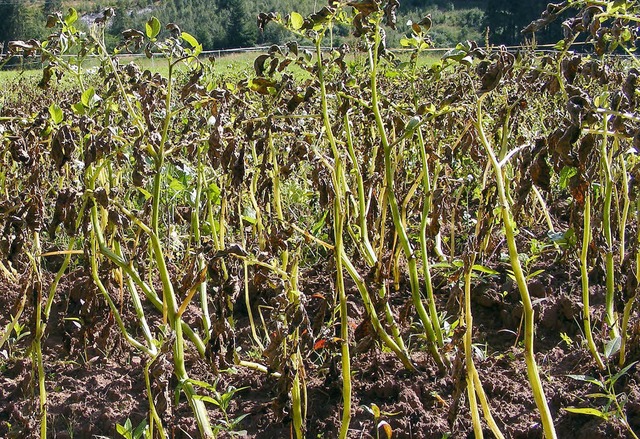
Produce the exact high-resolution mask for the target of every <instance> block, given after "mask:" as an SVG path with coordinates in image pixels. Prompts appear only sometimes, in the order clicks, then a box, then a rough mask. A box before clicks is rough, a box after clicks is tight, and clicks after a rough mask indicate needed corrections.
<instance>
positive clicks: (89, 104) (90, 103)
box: [80, 87, 102, 108]
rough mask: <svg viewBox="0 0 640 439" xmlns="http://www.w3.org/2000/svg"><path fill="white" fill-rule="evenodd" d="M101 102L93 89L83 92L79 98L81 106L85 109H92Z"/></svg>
mask: <svg viewBox="0 0 640 439" xmlns="http://www.w3.org/2000/svg"><path fill="white" fill-rule="evenodd" d="M101 100H102V98H101V97H100V96H99V95H97V94H96V91H95V89H94V88H93V87H90V88H88V89H87V90H85V91H84V93H82V96H81V97H80V102H82V105H84V106H85V107H86V108H93V107H94V106H95V105H96V104H97V103H98V102H100V101H101Z"/></svg>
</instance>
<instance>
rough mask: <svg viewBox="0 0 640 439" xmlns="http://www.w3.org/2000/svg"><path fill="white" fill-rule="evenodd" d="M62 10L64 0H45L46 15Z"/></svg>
mask: <svg viewBox="0 0 640 439" xmlns="http://www.w3.org/2000/svg"><path fill="white" fill-rule="evenodd" d="M61 10H62V0H45V2H44V6H43V7H42V11H43V12H44V15H45V17H47V16H49V15H51V14H54V13H56V12H59V11H61Z"/></svg>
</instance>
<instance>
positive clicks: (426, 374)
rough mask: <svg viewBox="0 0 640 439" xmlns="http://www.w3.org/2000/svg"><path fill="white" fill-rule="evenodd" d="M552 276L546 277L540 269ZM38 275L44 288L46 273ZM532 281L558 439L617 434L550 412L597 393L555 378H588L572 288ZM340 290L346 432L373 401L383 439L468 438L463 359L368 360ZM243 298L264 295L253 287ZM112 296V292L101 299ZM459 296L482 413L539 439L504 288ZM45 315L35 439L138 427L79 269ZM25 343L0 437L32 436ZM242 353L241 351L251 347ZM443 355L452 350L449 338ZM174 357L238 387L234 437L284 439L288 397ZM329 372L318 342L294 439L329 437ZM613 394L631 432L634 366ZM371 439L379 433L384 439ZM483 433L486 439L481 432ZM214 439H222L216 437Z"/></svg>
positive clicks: (167, 379) (265, 384) (142, 396)
mask: <svg viewBox="0 0 640 439" xmlns="http://www.w3.org/2000/svg"><path fill="white" fill-rule="evenodd" d="M552 267H553V266H552V265H550V266H549V267H547V268H548V269H550V270H551V269H552ZM328 272H330V271H328V270H325V271H324V272H322V271H321V270H309V271H308V272H307V273H306V275H305V276H301V278H302V279H305V280H304V281H303V285H302V288H301V289H302V291H303V293H304V295H305V297H306V298H307V300H306V302H305V303H306V304H307V312H308V313H309V315H319V314H322V313H321V312H320V311H321V309H322V308H323V306H322V304H318V303H316V302H317V299H314V298H312V296H314V293H323V294H324V293H325V290H326V289H327V285H331V281H330V280H329V278H328V277H329V276H328V275H327V274H326V273H328ZM48 278H49V280H50V279H51V278H52V275H48ZM539 279H542V280H535V281H534V282H533V283H532V285H533V288H532V292H533V293H534V294H533V295H534V296H535V297H536V299H535V307H536V316H537V342H536V350H537V360H538V363H539V365H540V369H541V375H542V378H543V385H544V388H545V392H546V396H547V399H548V402H549V405H550V408H551V411H552V413H553V416H554V419H555V423H556V428H557V432H558V437H560V438H594V439H597V438H603V439H604V438H626V437H630V435H629V434H628V432H627V431H626V430H625V428H624V427H623V425H622V423H621V422H620V421H619V420H618V419H616V418H615V417H611V418H610V419H608V420H603V419H600V418H597V417H593V416H586V415H580V414H571V413H568V412H566V411H565V410H563V409H564V408H567V407H570V406H576V407H598V406H602V405H603V404H604V401H603V400H594V399H593V398H589V397H588V396H587V395H588V394H590V393H594V392H596V391H597V389H596V388H594V386H592V385H590V384H586V383H584V382H580V381H577V380H575V379H572V378H570V377H568V376H567V375H569V374H585V375H593V376H596V377H598V376H600V375H599V372H598V370H597V368H596V367H595V363H594V362H593V361H592V360H591V358H590V356H589V353H588V351H587V350H586V349H585V348H584V347H582V346H581V345H580V340H582V336H581V331H580V326H579V323H578V322H579V321H580V306H581V305H580V301H579V294H578V293H577V292H576V291H579V289H577V288H578V285H576V284H574V283H572V282H573V281H572V280H571V279H569V278H567V275H566V274H560V272H558V273H553V272H547V273H545V274H544V275H543V276H540V278H539ZM45 286H46V282H45ZM23 289H24V287H23V286H21V285H15V284H11V283H10V282H8V281H6V280H3V281H2V284H0V307H1V308H2V309H4V310H10V311H11V312H6V313H3V315H2V319H1V320H2V322H1V324H2V326H3V327H4V326H5V325H6V324H7V323H8V321H9V319H10V316H12V315H14V314H15V310H16V306H17V305H16V304H17V303H18V302H19V300H20V297H21V295H22V290H23ZM351 292H352V293H353V294H351V295H350V297H351V298H352V299H351V301H350V302H349V306H350V313H351V316H350V317H351V320H352V321H353V325H354V328H355V327H356V326H357V328H356V330H355V332H356V335H355V336H354V340H355V343H353V357H354V358H353V359H352V373H353V378H354V379H353V382H354V389H353V407H354V411H353V418H352V421H351V431H350V435H349V436H350V437H353V438H373V437H376V432H375V424H376V423H375V422H374V419H373V416H372V415H371V413H370V412H369V411H368V410H366V409H365V406H369V407H371V405H372V404H375V405H377V406H378V407H380V409H381V410H382V411H383V412H384V413H383V415H382V418H381V419H383V420H385V421H387V422H388V423H389V424H390V425H391V427H392V429H393V437H394V438H415V439H427V438H429V439H431V438H433V439H440V438H442V437H454V438H457V437H473V430H472V426H471V418H470V414H469V409H468V405H467V402H466V389H465V378H464V371H463V367H462V366H461V365H462V364H463V363H464V360H463V358H462V357H461V356H458V357H455V355H454V354H452V358H453V372H452V373H450V374H448V375H446V376H441V375H439V374H438V373H437V368H436V367H435V364H434V363H433V362H432V361H431V360H430V359H429V358H428V355H427V354H426V353H421V351H420V346H419V344H420V341H419V340H418V339H416V340H417V341H415V344H414V346H412V352H413V360H414V361H415V363H416V364H418V366H419V368H420V369H421V372H419V373H409V372H407V371H406V370H405V369H404V368H403V367H402V364H401V363H400V362H399V361H398V360H397V359H396V358H395V357H394V356H393V355H392V354H389V353H385V352H381V351H380V349H379V345H378V344H377V343H376V342H375V341H374V340H372V339H371V337H370V336H369V335H368V334H367V329H366V327H363V325H361V323H362V322H363V321H364V320H365V316H364V310H363V308H362V306H361V304H360V303H359V302H358V301H357V300H356V299H355V298H356V297H357V294H356V293H355V291H351ZM599 293H600V291H598V290H597V289H594V291H593V296H594V299H595V304H594V305H595V309H596V310H597V309H598V306H599V305H601V304H599V303H598V302H597V298H598V297H600V294H599ZM252 294H253V295H254V296H256V295H260V294H269V292H268V291H259V289H254V291H253V292H252ZM455 294H456V293H455V291H446V290H445V288H440V289H439V291H438V298H439V300H440V301H441V306H443V307H446V306H447V302H448V303H449V308H452V309H451V310H450V312H451V314H454V315H455V313H457V310H456V309H455V308H456V307H457V305H456V304H455V303H454V302H455V300H450V299H451V298H452V297H453V298H455ZM114 296H117V293H115V292H114ZM314 297H316V298H317V297H320V295H319V294H315V296H314ZM116 298H117V297H116ZM473 298H474V299H473V308H474V309H473V312H474V324H475V325H474V341H475V342H476V343H477V344H476V349H475V351H476V353H477V355H476V358H475V361H476V366H477V368H478V371H479V374H480V377H481V380H482V383H483V386H484V389H485V391H486V393H487V397H488V399H489V401H490V404H491V407H492V410H493V416H494V418H495V419H496V420H497V422H498V425H499V427H500V428H501V429H502V431H503V433H504V434H505V436H506V437H509V438H522V439H524V438H540V437H542V428H541V425H540V423H539V417H538V415H537V411H536V407H535V404H534V402H533V398H532V394H531V391H530V388H529V385H528V380H527V374H526V366H525V363H524V359H523V354H522V349H520V348H519V347H518V341H517V340H516V338H517V337H518V328H519V326H520V319H521V308H520V306H519V298H518V293H517V289H516V288H515V287H514V286H513V285H512V284H511V283H510V281H508V280H507V281H505V279H501V278H500V276H494V277H489V278H487V279H485V280H484V281H482V282H480V283H478V284H477V285H476V286H475V288H474V290H473ZM314 300H316V302H314ZM391 300H392V301H393V302H394V303H396V304H402V303H405V302H406V303H408V302H409V301H410V295H409V292H408V291H404V290H403V288H401V289H400V291H398V292H396V293H394V295H393V296H392V298H391ZM452 303H453V305H452ZM324 308H326V306H324ZM123 311H124V315H125V316H126V315H127V314H129V315H130V316H129V318H130V320H129V322H130V323H132V324H133V322H135V315H134V313H133V310H132V309H127V308H126V306H125V309H124V310H123ZM234 314H235V316H234V317H235V318H236V328H235V332H236V334H237V338H238V339H240V338H241V335H242V334H248V332H249V329H248V319H247V318H246V314H247V313H246V309H244V308H243V306H241V305H239V304H238V305H237V306H236V309H235V313H234ZM51 316H52V317H51V321H50V322H49V323H48V333H47V336H46V342H45V345H44V355H45V372H46V386H47V391H48V396H47V397H48V403H47V404H48V414H49V418H48V419H49V436H50V437H54V438H72V437H75V438H84V437H86V438H89V437H95V436H96V435H102V436H107V437H118V434H117V433H116V425H117V424H124V423H125V421H126V419H128V418H129V419H131V422H132V424H133V425H134V426H136V425H138V423H140V422H141V421H142V420H143V419H145V418H146V416H147V413H148V407H149V406H148V400H147V394H146V388H145V384H144V373H143V366H144V361H145V360H143V359H142V358H140V356H138V355H137V354H136V353H134V352H133V350H132V349H130V347H129V346H128V345H127V344H126V343H125V342H124V341H123V340H122V337H121V336H120V334H119V332H118V329H117V326H116V325H115V323H114V321H113V317H112V316H111V315H110V312H109V308H108V306H107V305H106V303H104V300H103V299H102V298H101V297H100V296H99V295H98V293H97V291H96V290H95V288H94V287H93V284H92V282H91V280H90V277H89V276H88V275H87V273H84V272H83V270H82V269H76V270H75V271H73V272H70V273H68V274H67V275H65V277H64V278H63V281H62V283H61V285H60V287H59V289H58V293H57V296H56V300H55V301H54V308H53V310H52V314H51ZM63 317H64V318H63ZM636 320H637V319H636ZM21 321H24V322H26V327H25V329H24V331H28V330H31V332H33V329H32V328H31V327H32V326H33V316H32V313H31V312H30V309H29V306H27V307H26V309H25V313H24V314H23V316H22V318H21ZM157 323H158V322H155V323H154V324H157ZM634 325H637V321H636V322H634ZM365 326H366V325H365ZM363 328H364V329H363ZM632 332H633V336H634V337H635V339H633V340H631V342H630V343H629V346H631V347H632V350H631V352H630V353H629V357H628V358H629V361H634V360H637V359H638V358H639V357H640V340H638V332H637V331H632ZM561 334H563V336H561ZM246 339H247V340H248V339H250V338H249V337H246ZM30 342H31V337H30V336H29V335H28V334H27V336H24V337H23V338H22V339H19V340H16V337H14V338H10V339H9V341H8V342H7V344H6V345H5V346H4V347H3V350H4V352H3V357H2V359H1V360H0V367H1V369H2V376H1V377H0V401H2V402H1V403H0V437H5V438H23V437H24V438H30V437H33V438H36V437H39V433H38V428H39V420H38V416H39V415H38V414H39V409H38V397H37V380H36V379H34V377H35V374H34V368H33V366H32V363H31V359H30V357H29V356H28V348H29V343H30ZM243 348H244V349H251V346H243ZM423 350H426V349H423ZM451 351H452V352H455V351H456V347H455V342H454V343H453V344H452V346H451ZM187 361H188V365H189V367H190V373H191V376H192V378H196V379H199V380H203V381H207V382H214V380H215V379H216V376H217V377H218V378H219V381H218V383H217V385H218V389H221V390H224V389H226V388H229V386H235V387H236V388H241V387H246V388H245V389H242V390H240V391H239V392H238V393H236V394H235V396H234V398H233V401H232V403H231V405H230V407H229V410H228V415H229V418H230V419H233V418H235V417H238V416H241V415H246V416H245V417H244V419H242V421H241V422H240V423H239V425H238V427H237V429H238V430H243V431H244V433H243V434H242V435H240V436H239V437H248V438H286V437H290V435H291V434H292V431H291V418H290V416H289V409H290V407H289V406H288V404H289V401H288V400H287V398H286V396H284V395H282V392H280V391H279V388H280V387H282V386H281V383H279V380H278V379H277V378H275V377H273V376H269V375H266V374H264V373H261V372H257V371H253V370H251V369H246V368H234V373H220V374H219V375H216V374H215V373H214V368H212V367H211V365H209V364H207V363H206V362H205V361H203V360H201V359H200V358H199V357H198V356H197V355H196V354H195V353H191V355H190V356H189V358H188V360H187ZM171 364H172V363H171V361H170V354H168V355H167V356H166V357H163V358H160V359H159V360H157V361H156V362H154V364H153V365H152V367H151V368H150V376H151V382H152V386H151V387H152V392H153V393H154V401H155V404H156V407H157V409H158V411H159V413H160V416H161V417H162V419H163V422H164V423H165V425H166V430H167V432H168V433H169V437H176V438H188V437H197V436H198V434H197V428H196V424H195V421H194V420H193V418H192V415H191V411H190V409H189V407H188V405H187V404H186V402H185V401H184V398H181V399H180V401H179V403H178V404H177V405H175V403H174V399H175V398H174V394H173V392H172V391H170V390H169V389H172V388H175V386H176V384H177V383H175V382H174V381H175V379H174V378H173V376H172V366H171ZM339 364H340V362H339V347H337V346H336V347H332V346H331V345H327V346H324V347H323V349H319V350H318V351H315V352H314V353H312V356H311V357H309V358H308V362H307V364H306V377H305V382H306V386H307V392H308V393H307V398H308V403H307V425H306V428H307V430H306V437H309V438H333V437H337V434H338V429H339V425H340V415H341V380H340V370H339ZM616 391H617V392H619V393H620V394H624V395H625V396H626V398H627V402H626V405H625V407H624V408H625V411H626V415H627V418H628V421H629V424H630V425H631V427H632V428H633V429H634V430H635V431H640V368H639V367H637V366H636V367H633V368H631V369H630V370H629V371H628V373H627V374H626V375H625V376H623V377H622V378H621V379H620V380H619V382H618V385H617V387H616ZM210 418H211V420H212V423H213V424H214V425H215V424H216V422H221V420H222V419H223V413H221V412H220V411H219V410H217V409H214V408H213V407H211V408H210ZM485 427H486V426H485ZM380 434H381V436H380V437H382V435H384V432H383V431H381V432H380ZM485 434H486V437H492V434H491V432H490V431H489V430H488V428H487V429H486V431H485ZM447 435H448V436H447ZM219 437H231V435H230V434H229V433H221V434H220V436H219ZM235 437H238V436H235Z"/></svg>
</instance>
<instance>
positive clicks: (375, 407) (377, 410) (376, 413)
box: [371, 403, 380, 419]
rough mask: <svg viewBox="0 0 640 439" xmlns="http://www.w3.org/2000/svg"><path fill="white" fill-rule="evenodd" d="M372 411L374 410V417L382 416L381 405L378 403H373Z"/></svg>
mask: <svg viewBox="0 0 640 439" xmlns="http://www.w3.org/2000/svg"><path fill="white" fill-rule="evenodd" d="M371 411H372V412H373V417H374V418H376V419H378V418H379V417H380V407H378V404H373V403H372V404H371Z"/></svg>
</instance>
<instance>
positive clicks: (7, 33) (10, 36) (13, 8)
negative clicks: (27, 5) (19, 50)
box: [0, 2, 19, 43]
mask: <svg viewBox="0 0 640 439" xmlns="http://www.w3.org/2000/svg"><path fill="white" fill-rule="evenodd" d="M18 12H19V6H18V4H17V3H12V2H8V3H4V2H3V3H0V17H1V18H0V43H6V42H7V41H11V40H15V39H16V38H15V35H16V27H17V26H16V25H17V23H18V20H19V18H18Z"/></svg>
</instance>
